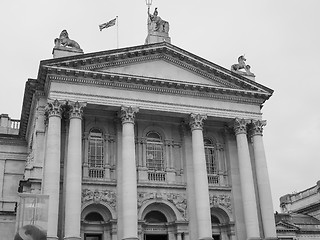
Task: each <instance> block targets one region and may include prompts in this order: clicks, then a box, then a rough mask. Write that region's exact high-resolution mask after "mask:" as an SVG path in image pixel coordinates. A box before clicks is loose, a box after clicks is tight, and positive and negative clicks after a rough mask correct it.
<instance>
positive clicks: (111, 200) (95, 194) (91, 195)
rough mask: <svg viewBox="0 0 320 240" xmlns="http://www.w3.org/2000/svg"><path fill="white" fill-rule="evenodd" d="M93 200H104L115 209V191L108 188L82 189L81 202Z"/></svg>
mask: <svg viewBox="0 0 320 240" xmlns="http://www.w3.org/2000/svg"><path fill="white" fill-rule="evenodd" d="M89 201H93V202H94V203H100V202H106V203H108V204H109V205H110V206H111V207H112V208H113V209H116V205H117V198H116V193H115V192H113V191H110V190H94V191H92V190H90V189H82V203H85V202H89Z"/></svg>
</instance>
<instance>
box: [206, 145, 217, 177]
mask: <svg viewBox="0 0 320 240" xmlns="http://www.w3.org/2000/svg"><path fill="white" fill-rule="evenodd" d="M204 151H205V156H206V165H207V173H208V174H217V172H218V169H217V159H216V154H215V147H214V145H213V143H212V141H211V140H210V139H204Z"/></svg>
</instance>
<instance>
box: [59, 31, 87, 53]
mask: <svg viewBox="0 0 320 240" xmlns="http://www.w3.org/2000/svg"><path fill="white" fill-rule="evenodd" d="M54 44H55V47H56V48H61V47H63V48H69V49H72V50H76V51H81V52H82V49H81V48H80V45H79V44H78V43H77V42H76V41H74V40H71V39H70V38H69V34H68V32H67V30H62V32H61V33H60V36H59V38H56V39H55V40H54Z"/></svg>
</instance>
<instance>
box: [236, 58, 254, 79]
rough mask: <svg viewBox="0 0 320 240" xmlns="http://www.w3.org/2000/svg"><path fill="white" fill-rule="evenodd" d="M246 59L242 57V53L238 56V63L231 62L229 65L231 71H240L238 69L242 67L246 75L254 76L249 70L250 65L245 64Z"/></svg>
mask: <svg viewBox="0 0 320 240" xmlns="http://www.w3.org/2000/svg"><path fill="white" fill-rule="evenodd" d="M246 60H247V59H246V58H245V57H244V55H241V56H240V57H238V63H236V64H233V65H232V66H231V71H233V72H236V73H242V74H243V72H241V71H239V70H240V69H244V70H245V71H246V72H245V74H246V75H248V76H254V74H253V73H252V72H250V66H249V65H246V63H245V61H246Z"/></svg>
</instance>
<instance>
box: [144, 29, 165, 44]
mask: <svg viewBox="0 0 320 240" xmlns="http://www.w3.org/2000/svg"><path fill="white" fill-rule="evenodd" d="M159 42H168V43H171V38H170V37H169V34H168V33H166V32H156V31H149V32H148V36H147V38H146V42H145V44H151V43H159Z"/></svg>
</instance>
